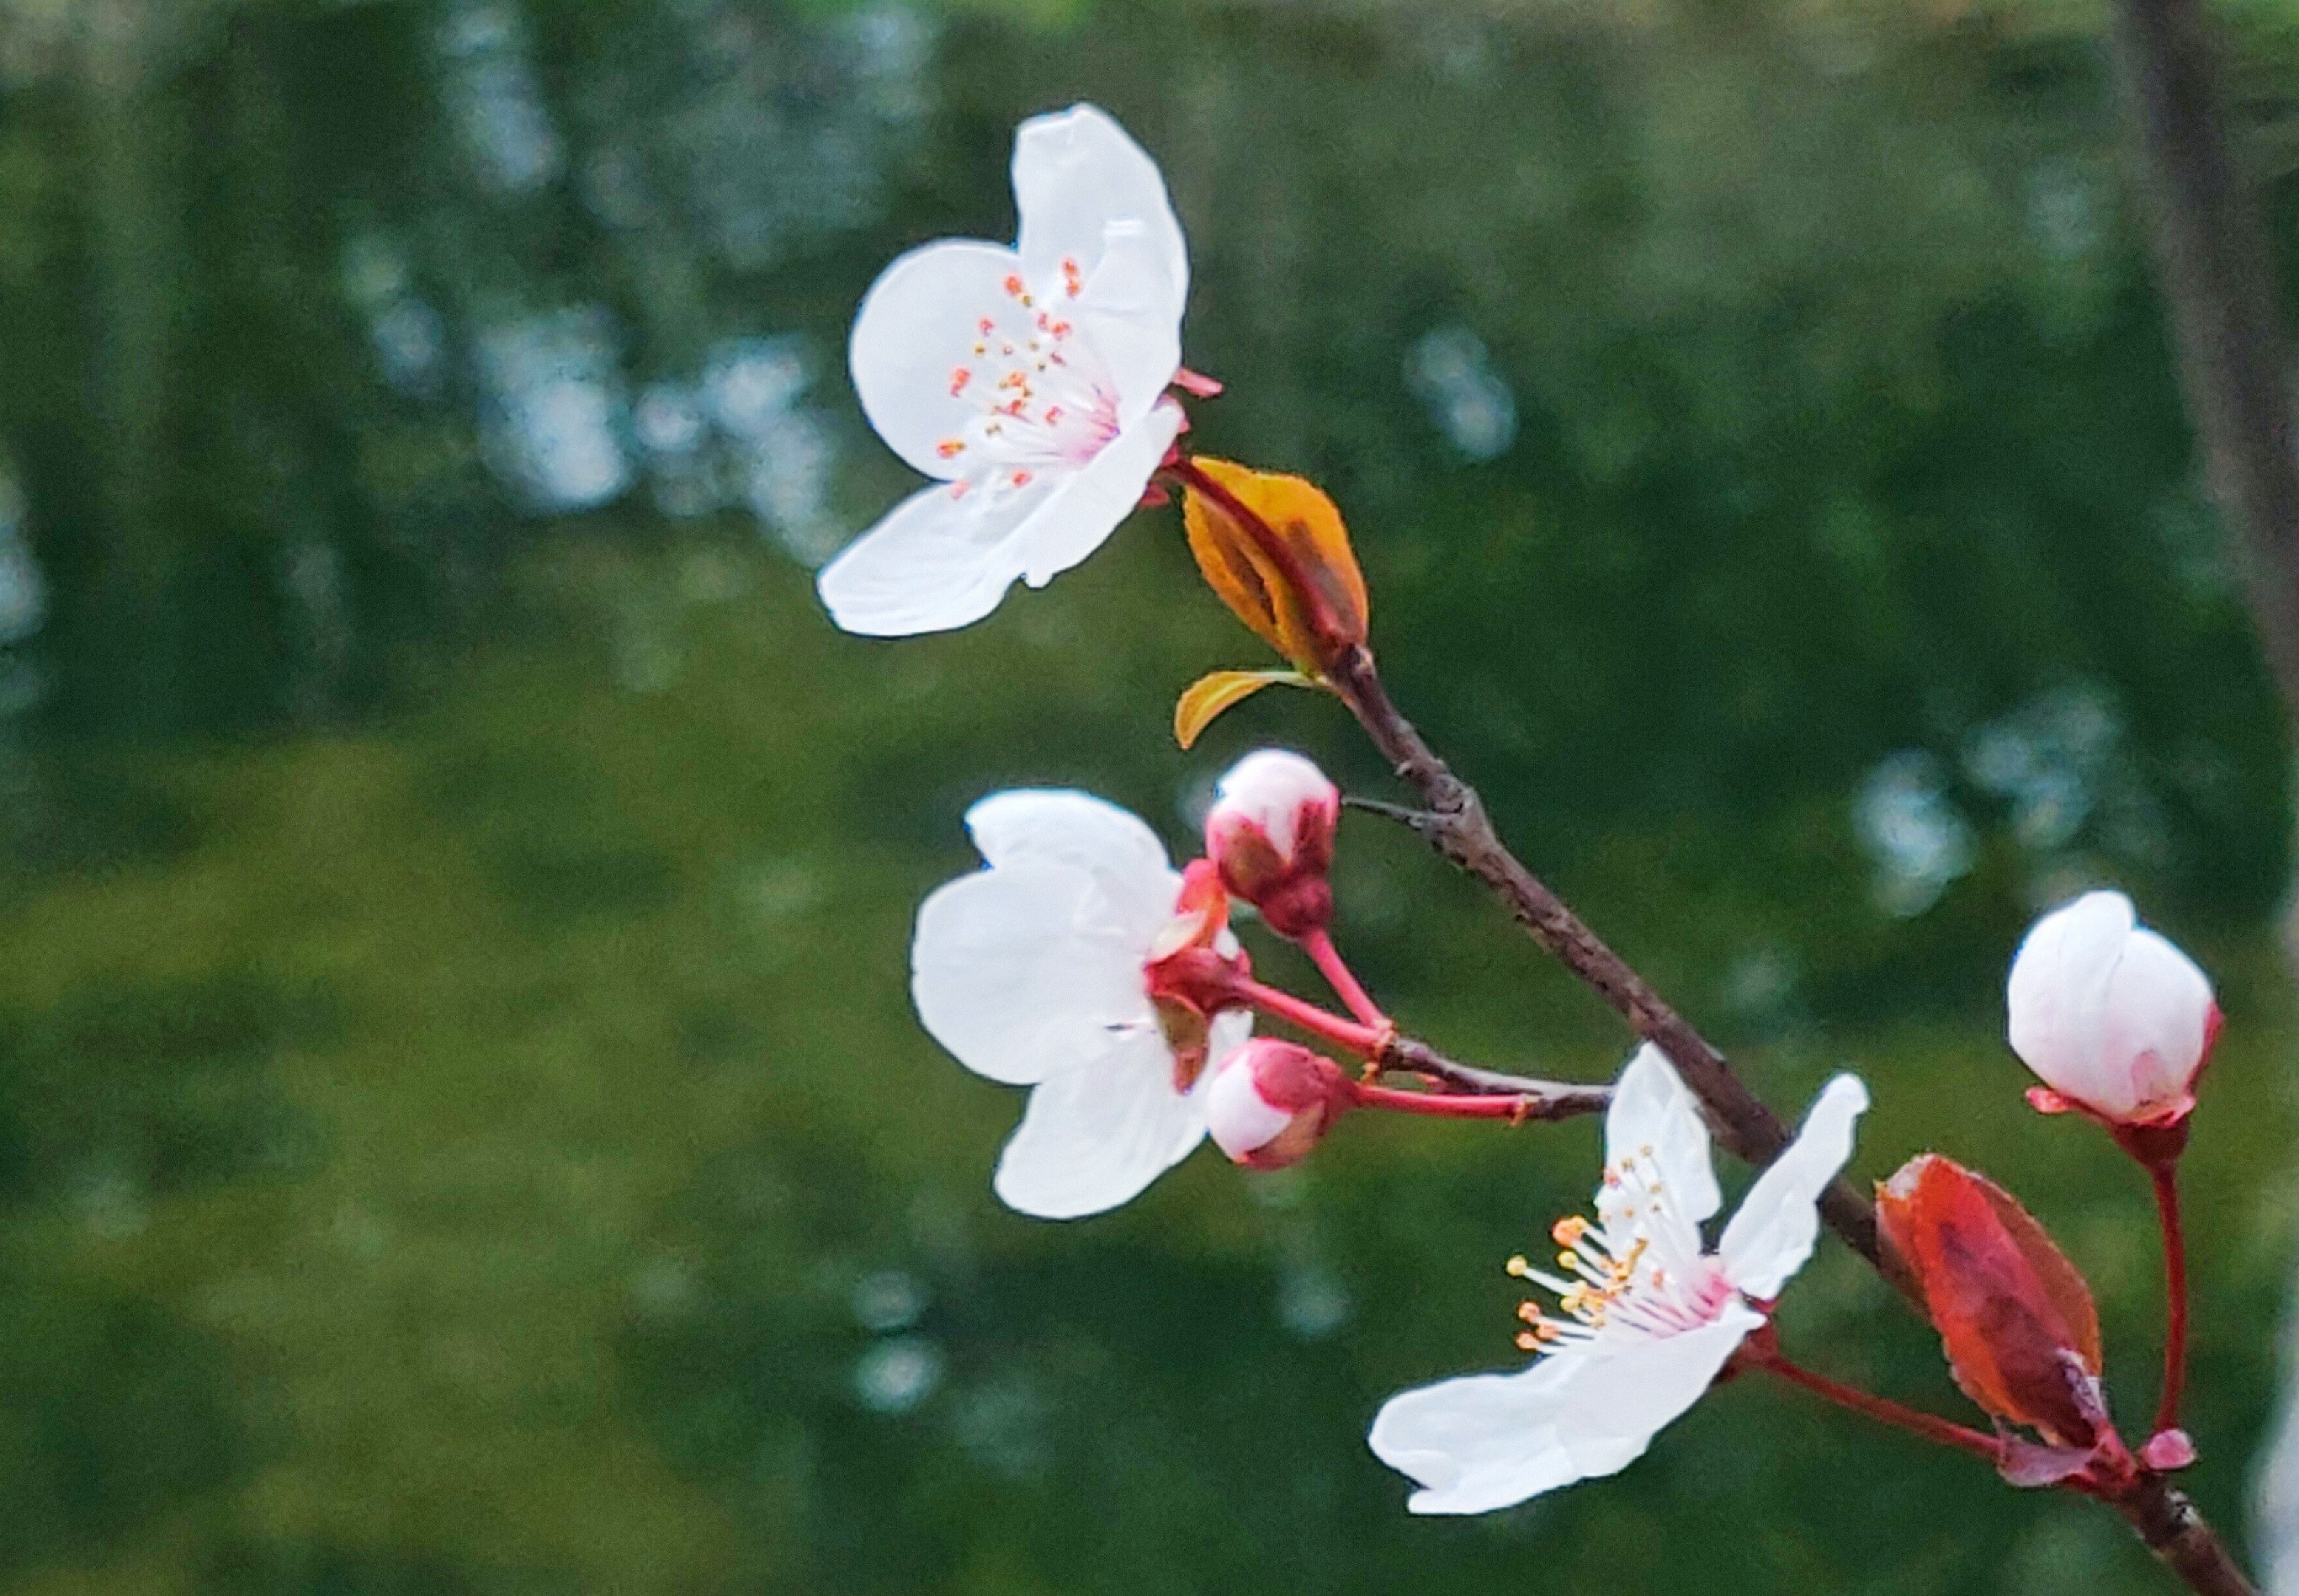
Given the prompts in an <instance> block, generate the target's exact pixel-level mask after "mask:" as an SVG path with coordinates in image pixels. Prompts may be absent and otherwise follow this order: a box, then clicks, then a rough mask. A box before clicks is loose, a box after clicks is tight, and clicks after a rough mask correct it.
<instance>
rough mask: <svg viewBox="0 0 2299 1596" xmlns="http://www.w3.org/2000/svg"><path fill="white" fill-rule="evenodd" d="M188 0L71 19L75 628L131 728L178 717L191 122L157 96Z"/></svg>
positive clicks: (101, 5) (109, 3) (129, 5)
mask: <svg viewBox="0 0 2299 1596" xmlns="http://www.w3.org/2000/svg"><path fill="white" fill-rule="evenodd" d="M203 9H204V7H203V6H202V5H200V4H197V0H87V8H86V10H85V12H84V13H83V15H82V19H81V23H80V29H81V32H80V39H79V43H80V47H81V51H80V64H81V89H82V93H83V95H84V97H85V105H86V118H87V141H88V145H87V156H88V173H89V178H90V181H89V188H88V196H87V203H88V206H89V212H90V213H89V216H88V229H89V255H90V258H91V261H92V264H93V266H94V268H95V270H94V273H93V278H94V284H95V295H94V302H93V303H92V304H91V305H90V306H89V310H88V315H89V324H88V327H87V332H88V337H89V343H90V348H91V353H92V356H93V359H92V360H91V361H90V368H89V376H88V387H87V402H88V405H89V407H90V409H91V410H92V412H93V413H92V415H91V417H90V420H91V422H92V423H93V425H92V426H90V428H89V430H88V433H87V438H88V440H89V443H90V453H91V456H92V458H91V459H88V460H87V462H86V464H87V468H89V469H90V470H91V471H92V472H93V474H94V476H95V483H94V484H93V485H94V488H95V493H94V495H93V498H94V505H93V508H94V509H95V524H94V525H90V526H87V527H85V528H83V529H82V535H84V536H87V537H88V538H89V539H90V540H91V541H92V542H93V543H94V544H95V547H94V548H93V549H92V550H90V553H91V555H92V556H93V561H92V563H93V565H94V581H93V583H91V585H90V590H89V591H88V594H87V600H86V603H87V608H88V610H89V612H90V613H89V614H88V616H87V619H86V621H85V622H84V623H83V624H86V625H87V626H89V627H90V629H91V630H93V631H94V632H95V633H98V634H101V635H105V636H109V637H111V638H112V639H114V640H116V641H118V642H119V644H120V645H121V646H122V648H123V655H122V657H118V658H115V659H114V660H112V662H110V663H111V668H110V669H109V670H106V671H104V672H103V673H101V675H100V677H99V679H100V680H102V681H103V682H104V690H103V691H104V698H105V699H107V700H110V701H109V702H107V703H106V704H105V706H104V707H105V708H106V709H109V710H112V711H114V712H117V714H118V715H119V719H120V722H121V723H122V724H127V725H131V726H146V727H150V726H166V725H170V724H174V723H175V722H176V721H177V720H178V711H179V709H180V699H181V697H182V690H183V679H182V678H183V647H182V641H183V640H182V635H181V633H182V629H183V628H182V616H181V614H180V607H179V606H178V604H176V603H175V602H174V601H173V595H174V591H175V589H176V586H177V582H178V565H179V563H180V562H179V558H178V555H179V550H178V547H177V540H176V539H175V537H174V535H173V534H172V532H171V530H170V515H169V511H168V504H167V499H168V492H167V485H168V479H169V475H170V472H169V458H168V454H169V451H168V442H167V437H166V421H167V413H168V412H167V402H168V387H169V365H170V360H169V355H170V343H171V339H172V335H173V333H174V330H175V327H176V326H177V324H178V319H179V316H180V311H181V308H182V306H181V302H182V298H183V294H182V274H181V269H180V265H179V262H180V261H181V260H182V257H183V251H182V240H181V237H180V231H181V230H180V228H179V227H178V225H177V223H178V216H177V214H176V211H175V206H176V205H177V204H178V203H181V195H182V186H181V185H180V184H177V183H172V182H170V175H171V166H172V161H171V156H172V154H173V153H175V152H177V151H178V150H180V149H181V148H182V147H183V143H184V140H185V139H186V138H187V137H189V136H194V134H193V130H192V129H189V128H183V127H180V126H178V125H176V124H177V121H178V118H176V117H175V116H174V115H172V114H171V113H172V112H173V111H174V109H175V108H174V107H173V106H172V104H171V103H170V102H169V101H168V99H167V98H166V97H165V96H164V95H161V94H159V93H157V92H155V91H156V88H157V87H158V83H159V80H160V79H161V77H162V54H163V51H164V50H165V48H166V46H167V45H168V44H169V43H170V39H171V38H174V37H180V35H181V32H182V30H183V29H186V28H187V26H188V24H189V21H190V20H191V19H190V17H189V15H188V14H187V13H193V12H198V11H201V10H203Z"/></svg>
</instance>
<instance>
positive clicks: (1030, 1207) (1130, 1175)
mask: <svg viewBox="0 0 2299 1596" xmlns="http://www.w3.org/2000/svg"><path fill="white" fill-rule="evenodd" d="M1205 1133H1206V1108H1205V1090H1204V1080H1203V1078H1202V1077H1201V1078H1200V1079H1199V1085H1198V1088H1197V1089H1196V1090H1193V1091H1191V1093H1189V1094H1188V1095H1187V1096H1183V1094H1181V1093H1179V1092H1176V1091H1175V1090H1174V1059H1173V1054H1170V1053H1168V1052H1167V1051H1166V1044H1165V1040H1164V1038H1162V1037H1159V1036H1158V1034H1157V1033H1156V1032H1155V1031H1150V1032H1147V1033H1135V1034H1133V1035H1131V1036H1129V1037H1127V1038H1125V1040H1124V1041H1123V1043H1122V1045H1121V1046H1120V1047H1119V1048H1118V1049H1117V1050H1116V1051H1114V1052H1113V1053H1111V1054H1109V1055H1108V1056H1107V1057H1106V1058H1104V1059H1102V1060H1100V1062H1098V1063H1093V1064H1091V1065H1088V1066H1085V1067H1083V1068H1080V1069H1075V1070H1065V1071H1062V1072H1061V1073H1060V1074H1058V1075H1055V1076H1052V1077H1050V1079H1046V1080H1044V1081H1042V1082H1041V1083H1040V1084H1039V1085H1038V1087H1036V1088H1035V1089H1034V1090H1033V1091H1032V1092H1031V1094H1030V1106H1029V1109H1028V1110H1027V1112H1025V1113H1024V1114H1023V1116H1022V1126H1021V1129H1018V1130H1017V1131H1016V1132H1015V1133H1014V1136H1013V1139H1012V1140H1010V1141H1008V1143H1007V1144H1006V1151H1005V1152H1004V1153H1003V1154H1000V1157H999V1160H998V1176H997V1179H996V1181H995V1182H994V1184H995V1186H996V1188H997V1192H998V1195H999V1197H1000V1200H1001V1201H1003V1202H1004V1203H1006V1205H1007V1206H1008V1207H1009V1208H1012V1209H1014V1210H1016V1211H1018V1212H1021V1213H1027V1214H1033V1215H1035V1216H1036V1217H1038V1218H1039V1219H1044V1220H1071V1219H1077V1218H1080V1217H1082V1216H1083V1215H1085V1214H1090V1213H1100V1212H1103V1211H1107V1210H1108V1209H1112V1208H1116V1207H1117V1206H1118V1205H1119V1204H1120V1203H1126V1202H1129V1201H1131V1200H1132V1199H1133V1198H1134V1197H1136V1196H1138V1195H1141V1191H1142V1189H1143V1188H1144V1187H1147V1186H1148V1185H1149V1184H1150V1182H1151V1181H1153V1180H1155V1179H1157V1178H1158V1176H1160V1175H1162V1174H1164V1173H1165V1172H1166V1170H1170V1169H1172V1168H1173V1167H1174V1165H1175V1164H1177V1163H1179V1162H1182V1160H1183V1159H1184V1158H1186V1157H1188V1156H1189V1155H1190V1151H1191V1149H1192V1148H1193V1147H1195V1146H1196V1145H1198V1143H1199V1141H1200V1140H1202V1139H1203V1138H1204V1137H1205Z"/></svg>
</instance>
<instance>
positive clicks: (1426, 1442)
mask: <svg viewBox="0 0 2299 1596" xmlns="http://www.w3.org/2000/svg"><path fill="white" fill-rule="evenodd" d="M1867 1106H1868V1091H1867V1088H1866V1087H1863V1086H1862V1085H1861V1083H1860V1081H1859V1080H1858V1079H1857V1078H1855V1077H1854V1076H1850V1075H1839V1076H1838V1077H1837V1078H1836V1079H1833V1080H1831V1081H1830V1082H1829V1083H1828V1086H1827V1087H1826V1089H1824V1090H1823V1091H1822V1093H1821V1095H1820V1096H1819V1098H1818V1100H1817V1101H1815V1102H1814V1103H1813V1107H1812V1112H1810V1114H1809V1115H1807V1116H1806V1118H1805V1125H1804V1129H1803V1131H1802V1133H1801V1134H1799V1135H1798V1136H1797V1139H1796V1141H1795V1142H1794V1143H1793V1144H1791V1145H1789V1147H1788V1149H1787V1150H1786V1151H1785V1152H1783V1153H1782V1154H1780V1157H1779V1158H1777V1159H1775V1160H1774V1161H1773V1162H1772V1166H1771V1167H1770V1168H1768V1169H1767V1170H1764V1173H1763V1174H1762V1175H1760V1176H1758V1177H1757V1178H1756V1182H1755V1185H1754V1186H1753V1187H1750V1188H1749V1191H1748V1195H1747V1199H1746V1200H1745V1201H1743V1202H1742V1203H1741V1204H1740V1209H1739V1212H1738V1213H1736V1214H1734V1215H1733V1216H1732V1220H1731V1222H1730V1224H1728V1225H1727V1226H1725V1228H1724V1234H1723V1236H1722V1238H1721V1239H1720V1240H1719V1241H1718V1243H1717V1246H1716V1250H1715V1251H1714V1253H1710V1252H1706V1251H1705V1250H1704V1248H1703V1245H1702V1242H1701V1237H1700V1224H1701V1221H1702V1220H1706V1219H1708V1218H1710V1217H1711V1216H1713V1215H1714V1213H1715V1211H1716V1210H1717V1209H1718V1208H1719V1207H1720V1206H1721V1205H1722V1202H1723V1198H1722V1194H1721V1193H1720V1192H1719V1191H1718V1190H1717V1187H1716V1177H1715V1175H1714V1172H1713V1170H1711V1169H1710V1167H1709V1162H1708V1130H1707V1127H1706V1125H1704V1124H1703V1123H1702V1122H1701V1119H1700V1115H1699V1112H1698V1110H1697V1109H1696V1108H1695V1106H1694V1104H1693V1100H1692V1095H1691V1094H1690V1093H1689V1091H1687V1090H1686V1089H1685V1087H1684V1084H1683V1082H1681V1080H1679V1079H1677V1075H1676V1071H1675V1070H1674V1069H1672V1068H1671V1067H1670V1065H1669V1063H1668V1061H1667V1060H1666V1059H1665V1058H1664V1057H1663V1056H1662V1055H1661V1054H1660V1051H1659V1050H1658V1049H1657V1048H1656V1047H1653V1046H1645V1047H1643V1048H1641V1049H1639V1051H1638V1053H1637V1054H1636V1056H1635V1057H1634V1058H1632V1059H1631V1060H1630V1061H1629V1064H1628V1068H1626V1069H1625V1070H1623V1071H1622V1072H1621V1079H1620V1082H1619V1084H1618V1085H1617V1086H1616V1087H1614V1096H1613V1103H1612V1107H1611V1109H1610V1111H1609V1112H1607V1113H1606V1119H1605V1176H1604V1180H1603V1183H1602V1184H1601V1185H1600V1186H1599V1187H1598V1189H1597V1204H1596V1206H1597V1218H1596V1220H1594V1221H1593V1222H1591V1221H1590V1220H1584V1219H1581V1218H1577V1217H1576V1218H1572V1219H1566V1220H1559V1221H1558V1222H1557V1224H1556V1228H1555V1229H1554V1230H1553V1231H1552V1232H1551V1235H1552V1236H1553V1237H1554V1239H1555V1240H1556V1245H1557V1247H1558V1248H1559V1252H1558V1253H1557V1258H1556V1269H1557V1271H1558V1272H1556V1273H1551V1272H1549V1271H1548V1270H1544V1269H1536V1268H1534V1267H1532V1266H1531V1264H1529V1263H1527V1262H1526V1261H1523V1259H1515V1258H1513V1259H1511V1260H1510V1261H1509V1269H1510V1272H1511V1273H1512V1274H1515V1275H1519V1276H1522V1277H1523V1278H1527V1279H1530V1280H1531V1281H1533V1282H1534V1283H1535V1284H1537V1285H1539V1286H1542V1287H1543V1288H1544V1289H1546V1290H1548V1291H1549V1292H1551V1293H1553V1294H1555V1295H1556V1299H1557V1302H1556V1307H1555V1309H1553V1310H1551V1309H1549V1308H1546V1307H1543V1306H1541V1305H1540V1304H1538V1303H1535V1302H1527V1303H1525V1304H1524V1305H1523V1307H1522V1308H1521V1309H1520V1310H1519V1316H1520V1317H1521V1318H1522V1319H1524V1321H1525V1324H1526V1328H1525V1330H1524V1331H1523V1333H1522V1334H1521V1335H1519V1336H1518V1337H1517V1344H1518V1345H1519V1346H1520V1347H1522V1348H1523V1349H1524V1350H1526V1351H1528V1352H1535V1353H1537V1354H1538V1356H1537V1358H1536V1360H1535V1361H1534V1362H1533V1363H1532V1364H1531V1366H1530V1367H1529V1368H1526V1369H1520V1370H1518V1371H1517V1372H1515V1373H1514V1374H1490V1375H1473V1376H1470V1377H1465V1378H1462V1379H1454V1380H1446V1381H1442V1382H1440V1383H1439V1384H1437V1385H1425V1386H1423V1387H1421V1388H1420V1389H1418V1390H1415V1391H1407V1392H1405V1393H1402V1394H1401V1395H1398V1396H1394V1397H1391V1398H1390V1400H1389V1402H1387V1403H1386V1404H1384V1405H1383V1406H1382V1410H1381V1413H1380V1415H1379V1416H1378V1417H1377V1418H1375V1419H1374V1426H1373V1434H1372V1435H1371V1437H1370V1438H1369V1439H1370V1443H1371V1445H1372V1447H1373V1450H1374V1452H1375V1454H1377V1455H1378V1456H1379V1457H1380V1459H1381V1460H1382V1462H1384V1463H1387V1464H1388V1465H1389V1466H1390V1468H1395V1469H1397V1470H1398V1471H1399V1472H1400V1473H1404V1474H1407V1475H1410V1476H1413V1478H1414V1479H1415V1480H1417V1481H1418V1482H1419V1483H1420V1484H1421V1485H1422V1486H1423V1489H1422V1490H1420V1491H1417V1492H1415V1493H1414V1496H1413V1500H1412V1502H1411V1504H1410V1505H1411V1507H1412V1509H1413V1511H1415V1512H1416V1513H1482V1512H1488V1511H1490V1510H1491V1509H1495V1508H1505V1507H1508V1506H1510V1505H1512V1504H1514V1503H1516V1502H1520V1501H1524V1500H1525V1499H1526V1498H1528V1497H1531V1496H1537V1495H1539V1494H1540V1493H1542V1492H1544V1491H1553V1490H1556V1488H1557V1487H1558V1486H1560V1485H1569V1484H1573V1482H1574V1481H1575V1480H1583V1479H1591V1478H1595V1477H1597V1476H1602V1475H1608V1474H1616V1473H1618V1472H1619V1471H1620V1470H1621V1469H1623V1468H1627V1467H1628V1466H1629V1464H1631V1462H1633V1461H1635V1460H1637V1459H1638V1458H1639V1457H1641V1456H1643V1455H1644V1451H1645V1448H1646V1447H1647V1446H1648V1445H1650V1444H1651V1443H1652V1438H1653V1436H1654V1435H1655V1434H1656V1433H1657V1432H1658V1431H1659V1430H1660V1428H1661V1427H1662V1426H1664V1425H1666V1424H1667V1423H1669V1422H1670V1421H1671V1420H1672V1419H1673V1418H1676V1417H1677V1416H1678V1415H1679V1414H1681V1413H1682V1412H1683V1411H1684V1410H1686V1409H1688V1408H1689V1407H1691V1406H1692V1404H1693V1403H1694V1402H1697V1401H1698V1400H1699V1398H1700V1395H1701V1393H1703V1392H1705V1391H1706V1390H1707V1389H1708V1386H1709V1384H1710V1383H1711V1382H1712V1381H1713V1380H1714V1379H1715V1377H1716V1376H1717V1374H1718V1372H1719V1371H1721V1370H1722V1369H1723V1367H1724V1365H1725V1362H1726V1361H1727V1360H1729V1359H1730V1357H1731V1356H1732V1353H1733V1352H1734V1351H1735V1350H1737V1349H1738V1348H1739V1344H1740V1343H1741V1341H1742V1340H1743V1339H1745V1338H1746V1337H1747V1335H1748V1333H1749V1332H1750V1331H1752V1330H1754V1329H1755V1328H1756V1327H1759V1326H1760V1325H1762V1324H1763V1323H1764V1319H1765V1317H1766V1314H1767V1311H1768V1310H1769V1308H1770V1306H1771V1302H1772V1299H1773V1298H1775V1297H1777V1296H1778V1295H1779V1294H1780V1288H1781V1287H1782V1286H1784V1285H1786V1284H1787V1282H1788V1280H1789V1277H1790V1276H1792V1275H1794V1274H1795V1273H1796V1272H1797V1269H1801V1268H1803V1267H1804V1263H1805V1259H1807V1258H1809V1257H1810V1256H1811V1255H1812V1248H1813V1242H1814V1240H1816V1239H1817V1237H1818V1236H1819V1234H1820V1209H1819V1200H1820V1194H1821V1192H1822V1189H1823V1188H1824V1187H1826V1186H1827V1185H1828V1183H1829V1182H1830V1180H1831V1179H1833V1178H1835V1176H1836V1172H1837V1171H1838V1170H1840V1169H1842V1168H1843V1167H1844V1162H1845V1160H1846V1159H1847V1158H1849V1157H1850V1156H1851V1154H1852V1130H1853V1122H1854V1121H1855V1120H1857V1119H1858V1118H1859V1116H1860V1114H1861V1112H1862V1111H1863V1110H1864V1109H1865V1108H1866V1107H1867Z"/></svg>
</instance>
